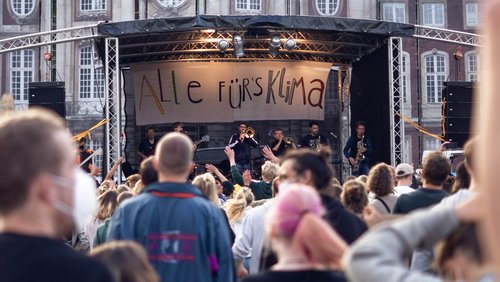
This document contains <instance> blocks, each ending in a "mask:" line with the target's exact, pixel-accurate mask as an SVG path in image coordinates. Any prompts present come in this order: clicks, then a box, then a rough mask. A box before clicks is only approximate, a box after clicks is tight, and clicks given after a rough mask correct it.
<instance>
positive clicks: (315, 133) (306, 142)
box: [300, 120, 328, 151]
mask: <svg viewBox="0 0 500 282" xmlns="http://www.w3.org/2000/svg"><path fill="white" fill-rule="evenodd" d="M300 146H301V148H310V149H313V150H318V151H319V149H320V148H321V146H328V139H326V137H325V136H323V135H321V134H319V123H318V122H317V121H315V120H313V121H311V122H310V123H309V133H308V134H307V135H306V136H304V138H302V142H301V145H300Z"/></svg>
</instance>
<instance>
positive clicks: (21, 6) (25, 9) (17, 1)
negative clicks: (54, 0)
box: [10, 0, 35, 16]
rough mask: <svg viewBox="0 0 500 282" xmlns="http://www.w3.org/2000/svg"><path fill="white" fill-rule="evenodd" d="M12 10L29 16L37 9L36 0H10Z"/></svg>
mask: <svg viewBox="0 0 500 282" xmlns="http://www.w3.org/2000/svg"><path fill="white" fill-rule="evenodd" d="M10 6H11V8H12V11H14V13H16V14H17V15H20V16H27V15H29V14H31V13H33V11H34V10H35V0H10Z"/></svg>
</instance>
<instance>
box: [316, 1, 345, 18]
mask: <svg viewBox="0 0 500 282" xmlns="http://www.w3.org/2000/svg"><path fill="white" fill-rule="evenodd" d="M339 8H340V0H316V9H318V12H319V13H320V14H322V15H335V14H337V12H338V11H339Z"/></svg>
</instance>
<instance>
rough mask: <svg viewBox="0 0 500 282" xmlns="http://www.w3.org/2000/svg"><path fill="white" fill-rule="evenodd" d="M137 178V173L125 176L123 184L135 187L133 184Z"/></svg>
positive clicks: (138, 175) (139, 178)
mask: <svg viewBox="0 0 500 282" xmlns="http://www.w3.org/2000/svg"><path fill="white" fill-rule="evenodd" d="M139 180H141V175H140V174H138V173H136V174H132V175H130V176H129V177H127V182H126V183H125V184H127V186H128V187H135V184H136V183H137V181H139Z"/></svg>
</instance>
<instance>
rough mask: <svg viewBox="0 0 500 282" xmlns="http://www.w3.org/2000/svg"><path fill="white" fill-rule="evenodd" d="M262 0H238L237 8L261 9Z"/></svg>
mask: <svg viewBox="0 0 500 282" xmlns="http://www.w3.org/2000/svg"><path fill="white" fill-rule="evenodd" d="M260 9H261V3H260V0H236V10H247V11H260Z"/></svg>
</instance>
